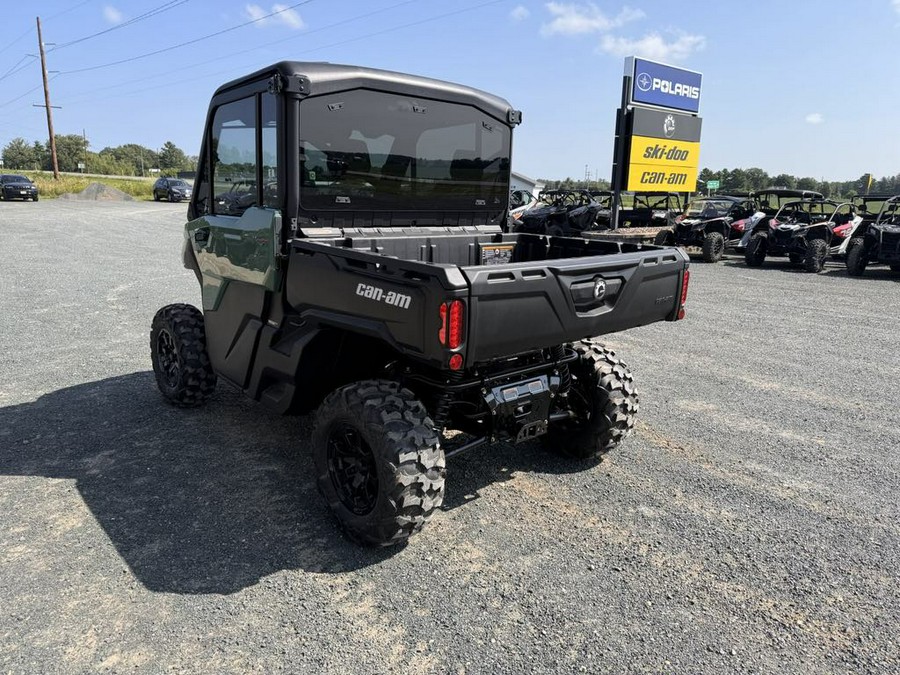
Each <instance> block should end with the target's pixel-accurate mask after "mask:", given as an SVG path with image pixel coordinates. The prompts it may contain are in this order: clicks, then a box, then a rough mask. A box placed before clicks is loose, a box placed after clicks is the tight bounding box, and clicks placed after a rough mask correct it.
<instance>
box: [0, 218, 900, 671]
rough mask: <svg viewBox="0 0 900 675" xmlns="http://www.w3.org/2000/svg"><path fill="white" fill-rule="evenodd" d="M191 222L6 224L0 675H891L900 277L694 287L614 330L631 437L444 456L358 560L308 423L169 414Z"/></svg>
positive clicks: (231, 402) (703, 268)
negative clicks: (678, 311)
mask: <svg viewBox="0 0 900 675" xmlns="http://www.w3.org/2000/svg"><path fill="white" fill-rule="evenodd" d="M184 212H185V207H184V205H177V204H154V203H130V204H129V203H106V204H96V203H87V202H85V203H79V202H61V201H56V202H54V201H41V202H38V203H36V204H32V203H3V204H0V251H3V264H2V271H0V317H2V319H0V322H2V323H0V514H2V515H0V672H2V673H56V672H59V673H80V672H96V671H99V672H135V671H138V672H162V671H166V672H171V671H174V672H208V673H226V672H228V673H251V672H260V673H279V672H294V673H317V672H327V673H376V672H377V673H381V672H397V673H516V674H518V673H523V672H536V673H541V672H553V673H569V672H578V671H587V672H613V673H622V672H685V673H701V672H702V673H725V672H749V673H773V672H783V673H817V674H819V673H847V672H851V673H897V672H900V647H898V638H897V636H898V634H900V600H898V590H897V589H898V587H900V586H898V574H900V573H898V570H900V519H898V515H900V509H898V502H897V496H898V489H900V475H898V456H897V454H898V453H897V450H898V448H900V409H898V402H900V392H898V384H897V382H898V373H900V349H898V344H897V340H898V335H900V330H898V328H900V281H898V280H897V279H895V278H893V277H892V275H891V274H890V273H889V272H887V271H880V269H879V268H872V269H871V270H869V271H867V273H866V276H864V277H863V278H861V279H854V278H850V277H848V276H847V275H846V273H845V272H844V270H843V267H842V266H838V265H835V264H831V265H830V266H829V268H828V269H827V270H826V272H825V273H823V274H821V275H818V276H812V275H807V274H804V273H801V272H797V271H795V270H793V269H792V268H791V267H790V266H789V265H788V264H787V263H782V262H775V263H773V264H767V265H766V266H765V267H763V268H761V269H752V270H751V269H747V268H745V267H744V266H743V265H742V264H741V263H739V262H738V260H737V259H736V258H735V259H731V260H727V261H726V262H724V263H721V264H718V265H704V264H702V263H695V264H694V265H693V267H692V286H691V298H690V300H689V309H688V320H687V321H684V322H681V323H678V324H656V325H653V326H648V327H645V328H642V329H638V330H633V331H630V332H627V333H624V334H619V335H615V336H611V338H610V340H609V342H610V343H611V344H612V345H613V346H615V347H616V348H617V349H618V350H619V351H620V352H621V354H622V355H623V356H624V357H625V358H626V359H627V361H628V362H629V363H630V364H631V366H632V368H633V370H634V371H635V376H636V378H637V380H638V383H639V385H640V386H641V394H642V399H641V405H642V408H641V412H640V422H639V425H638V429H637V433H636V435H635V436H633V437H632V438H631V439H629V440H628V441H627V442H626V443H625V444H624V445H623V446H621V447H620V448H619V449H618V450H617V451H615V452H614V453H612V454H611V455H610V456H609V457H608V458H607V459H606V460H605V461H603V462H602V463H600V464H571V463H566V462H563V461H562V460H559V459H556V458H553V457H550V456H548V455H546V454H544V453H543V452H542V451H541V450H540V448H539V447H538V445H537V444H532V445H526V446H523V447H512V446H507V445H497V446H493V447H491V448H488V449H482V450H480V451H474V452H473V453H471V454H469V455H463V456H461V457H458V458H454V459H453V460H451V461H450V467H449V475H448V494H447V500H446V504H445V508H444V510H443V511H442V512H441V513H439V514H438V515H437V516H436V517H435V518H434V520H433V521H432V522H431V524H430V525H429V526H428V527H427V528H426V529H425V531H424V532H423V533H422V534H420V535H418V536H417V537H415V538H414V539H413V540H412V542H411V543H410V545H409V546H407V547H406V548H403V549H396V550H394V549H392V550H387V551H371V550H365V549H360V548H357V547H355V546H354V545H352V544H350V543H348V542H347V541H345V540H344V539H343V538H342V537H341V535H340V534H339V533H338V531H337V530H336V529H335V527H334V524H333V521H332V519H331V516H330V514H329V513H328V511H327V510H326V508H325V506H324V504H323V503H321V501H320V498H319V496H318V494H317V493H316V490H315V487H314V484H313V481H312V476H311V471H310V468H309V467H310V464H311V462H310V450H309V446H308V444H307V438H308V433H309V427H310V421H309V419H307V418H281V417H276V416H273V415H271V414H270V413H268V412H266V411H265V410H264V409H262V408H261V407H259V406H257V405H256V404H254V403H252V402H248V401H246V400H244V399H243V398H242V396H241V395H240V394H238V393H236V392H234V391H231V390H230V389H227V388H225V387H220V389H219V393H218V394H217V396H216V398H215V399H214V401H213V402H212V403H211V404H210V405H209V406H207V407H206V408H204V409H202V410H197V411H181V410H175V409H173V408H171V407H169V406H168V405H166V404H165V403H163V401H162V398H161V397H160V395H159V394H158V392H157V390H156V387H155V383H154V382H153V377H152V374H151V373H150V360H149V346H148V331H149V325H150V320H151V318H152V316H153V314H154V312H155V311H156V309H157V308H158V307H160V306H161V305H164V304H167V303H171V302H179V301H187V302H193V303H195V304H196V303H198V302H199V292H198V289H197V287H196V281H195V280H194V277H193V275H192V274H191V273H190V272H188V271H187V270H184V269H183V268H182V267H181V262H180V247H181V237H182V225H183V220H184Z"/></svg>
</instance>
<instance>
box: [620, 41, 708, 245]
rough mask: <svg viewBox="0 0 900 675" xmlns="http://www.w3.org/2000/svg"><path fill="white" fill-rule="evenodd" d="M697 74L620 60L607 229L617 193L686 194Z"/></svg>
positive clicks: (695, 150) (695, 157)
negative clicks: (619, 101)
mask: <svg viewBox="0 0 900 675" xmlns="http://www.w3.org/2000/svg"><path fill="white" fill-rule="evenodd" d="M702 78H703V76H702V75H701V74H700V73H697V72H694V71H692V70H685V69H683V68H676V67H675V66H668V65H666V64H663V63H657V62H655V61H648V60H647V59H641V58H637V57H634V56H632V57H629V58H627V59H625V74H624V77H623V79H622V105H621V107H620V108H619V110H618V114H617V116H616V142H615V149H614V157H613V169H612V183H613V204H614V211H613V217H612V223H611V226H612V228H613V229H616V228H618V226H619V212H620V210H621V193H622V192H623V191H625V190H628V191H635V192H640V191H651V190H668V191H673V192H691V191H693V188H694V187H695V186H696V184H697V173H698V171H699V167H700V128H701V123H702V120H701V119H700V117H698V116H697V113H698V112H699V110H700V90H701V84H702Z"/></svg>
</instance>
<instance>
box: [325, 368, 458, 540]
mask: <svg viewBox="0 0 900 675" xmlns="http://www.w3.org/2000/svg"><path fill="white" fill-rule="evenodd" d="M312 445H313V459H314V461H315V466H316V475H317V484H318V487H319V492H321V493H322V496H323V497H325V501H326V502H328V506H329V507H330V508H331V510H332V512H333V513H334V515H335V516H336V517H337V519H338V523H339V524H340V526H341V528H342V529H343V530H344V531H345V532H346V533H347V535H348V536H349V537H350V538H351V539H353V540H354V541H356V542H358V543H361V544H368V545H376V546H390V545H392V544H399V543H402V542H405V541H406V540H407V539H408V538H409V537H410V536H411V535H412V534H414V533H416V532H418V531H419V530H421V529H422V526H423V525H425V523H426V522H427V521H428V519H429V518H430V517H431V515H432V514H433V513H434V511H435V510H437V509H438V508H439V507H440V506H441V504H442V503H443V500H444V477H445V473H446V460H445V459H444V451H443V450H442V449H441V447H440V443H439V438H438V434H437V432H436V431H435V429H434V424H433V422H432V420H431V418H430V417H429V416H428V412H427V411H426V410H425V406H424V405H422V403H421V401H419V400H418V399H417V398H416V396H415V394H413V393H412V392H411V391H410V390H408V389H405V388H403V387H401V386H400V385H399V384H398V383H396V382H391V381H388V380H367V381H364V382H356V383H354V384H349V385H346V386H344V387H341V388H340V389H337V390H335V391H334V392H332V393H331V394H329V395H328V396H327V397H326V398H325V401H324V402H323V403H322V405H321V406H320V407H319V410H318V412H317V414H316V428H315V431H314V432H313V437H312Z"/></svg>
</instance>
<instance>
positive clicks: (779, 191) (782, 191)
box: [753, 188, 824, 199]
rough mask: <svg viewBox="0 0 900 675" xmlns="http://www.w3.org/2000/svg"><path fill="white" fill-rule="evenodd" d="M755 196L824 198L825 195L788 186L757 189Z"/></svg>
mask: <svg viewBox="0 0 900 675" xmlns="http://www.w3.org/2000/svg"><path fill="white" fill-rule="evenodd" d="M753 195H754V196H755V197H759V196H760V195H775V196H776V197H802V198H804V199H806V198H819V199H823V198H824V195H823V194H822V193H821V192H816V191H815V190H789V189H788V188H766V189H765V190H757V191H756V192H754V193H753Z"/></svg>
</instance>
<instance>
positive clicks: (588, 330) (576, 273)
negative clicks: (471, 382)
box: [461, 248, 688, 363]
mask: <svg viewBox="0 0 900 675" xmlns="http://www.w3.org/2000/svg"><path fill="white" fill-rule="evenodd" d="M687 266H688V258H687V255H686V254H685V253H684V252H682V251H681V250H680V249H674V248H665V249H656V248H654V249H651V250H647V251H638V252H633V253H619V254H613V255H598V256H589V257H580V258H563V259H559V260H544V261H535V262H525V263H514V264H506V265H496V266H490V265H489V266H477V267H476V266H472V267H462V268H461V269H462V272H463V274H464V275H465V276H466V278H467V279H468V281H469V284H470V286H471V296H470V300H469V317H470V321H469V332H468V349H467V352H468V358H467V360H468V362H469V363H476V362H482V361H486V360H489V359H493V358H497V357H503V356H509V355H511V354H516V353H520V352H524V351H528V350H531V349H535V348H541V347H549V346H551V345H555V344H560V343H563V342H569V341H572V340H578V339H581V338H585V337H593V336H597V335H602V334H604V333H613V332H616V331H620V330H624V329H626V328H634V327H636V326H643V325H646V324H648V323H653V322H655V321H663V320H673V319H675V317H676V315H677V312H678V309H679V303H680V297H681V281H682V273H683V271H684V270H685V269H686V268H687Z"/></svg>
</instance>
